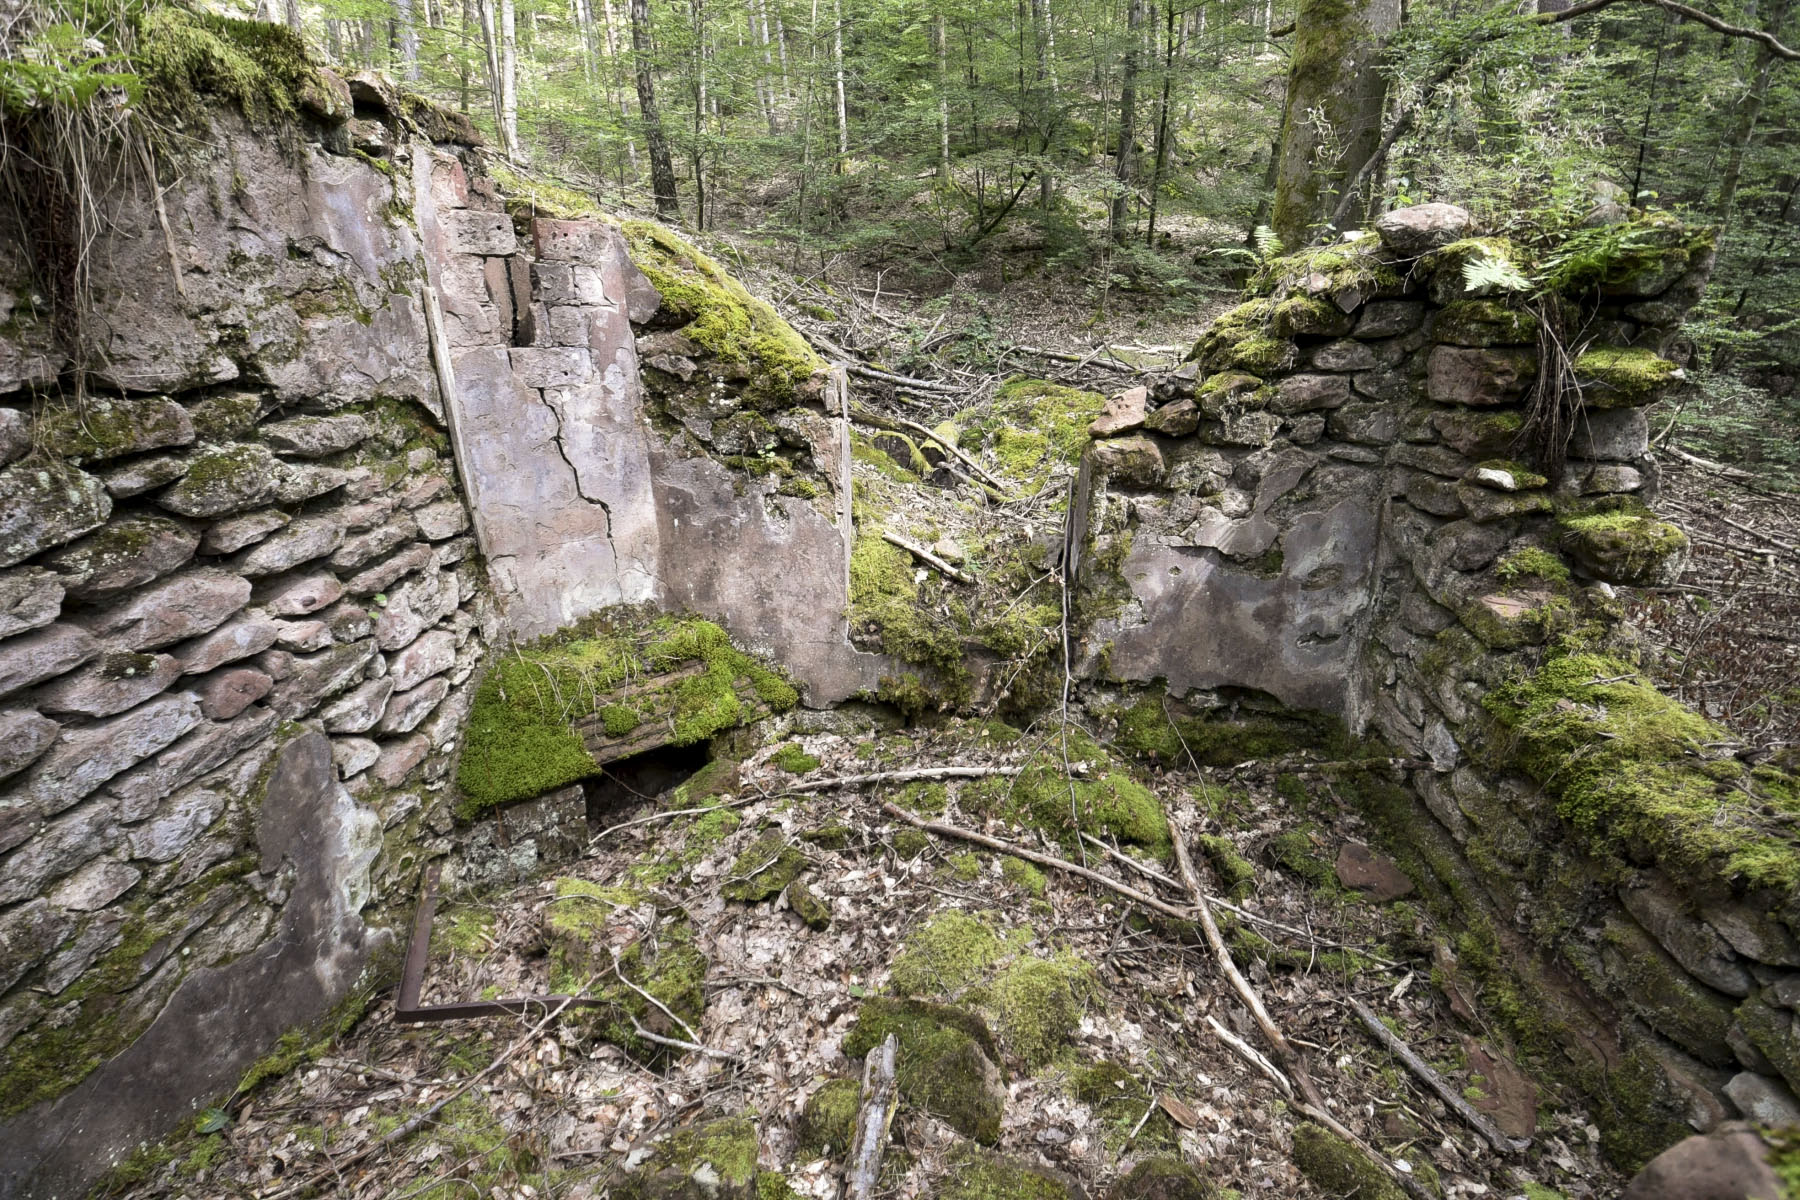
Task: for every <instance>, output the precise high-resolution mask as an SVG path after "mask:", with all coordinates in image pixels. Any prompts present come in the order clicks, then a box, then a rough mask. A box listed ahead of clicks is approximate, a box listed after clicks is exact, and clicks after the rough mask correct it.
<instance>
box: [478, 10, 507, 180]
mask: <svg viewBox="0 0 1800 1200" xmlns="http://www.w3.org/2000/svg"><path fill="white" fill-rule="evenodd" d="M475 7H476V9H477V10H479V12H480V13H481V47H482V49H483V51H485V52H486V57H487V90H488V103H489V104H490V105H491V106H492V107H493V110H494V130H495V134H496V136H498V137H499V138H500V139H501V142H502V144H503V148H504V142H505V139H506V118H505V116H504V113H505V109H504V107H503V106H502V105H501V102H500V40H499V38H498V37H497V36H496V33H495V29H494V0H475Z"/></svg>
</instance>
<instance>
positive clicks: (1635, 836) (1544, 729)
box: [1483, 653, 1800, 892]
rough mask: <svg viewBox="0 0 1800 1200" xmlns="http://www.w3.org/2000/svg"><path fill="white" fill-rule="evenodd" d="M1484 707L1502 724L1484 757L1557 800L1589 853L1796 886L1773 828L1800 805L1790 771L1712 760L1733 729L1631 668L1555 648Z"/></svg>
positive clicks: (1792, 861) (1786, 888)
mask: <svg viewBox="0 0 1800 1200" xmlns="http://www.w3.org/2000/svg"><path fill="white" fill-rule="evenodd" d="M1483 704H1484V707H1485V708H1486V709H1487V711H1488V712H1489V713H1490V714H1492V716H1493V717H1494V718H1495V719H1496V720H1497V721H1498V722H1499V725H1500V727H1501V731H1502V736H1500V737H1498V738H1496V739H1495V740H1494V742H1493V747H1492V750H1491V754H1492V755H1493V756H1494V757H1497V758H1499V759H1500V760H1501V761H1502V762H1503V763H1512V764H1516V765H1517V766H1519V767H1522V768H1523V769H1524V770H1525V771H1527V772H1528V773H1529V774H1530V775H1531V776H1532V778H1534V779H1536V780H1537V781H1538V782H1539V783H1540V784H1541V785H1542V786H1543V787H1544V789H1545V790H1546V791H1547V792H1548V793H1549V794H1550V795H1551V796H1552V797H1554V798H1555V800H1556V804H1557V812H1558V813H1559V814H1560V815H1561V816H1562V818H1563V819H1564V820H1565V821H1567V822H1568V823H1569V824H1570V826H1571V827H1573V829H1574V830H1576V831H1577V832H1578V833H1579V834H1580V835H1581V836H1582V839H1583V841H1584V842H1585V843H1586V849H1587V850H1588V852H1589V853H1591V854H1594V855H1596V856H1598V857H1600V858H1601V859H1602V860H1603V861H1604V860H1608V859H1610V860H1612V861H1615V862H1619V863H1620V864H1621V865H1623V863H1624V862H1626V861H1631V862H1637V863H1643V862H1651V861H1654V862H1659V863H1661V864H1662V865H1663V868H1664V869H1665V870H1667V871H1670V872H1671V873H1674V874H1677V875H1679V874H1682V873H1693V874H1695V876H1696V877H1705V876H1706V875H1724V876H1726V877H1728V878H1731V879H1734V880H1738V881H1740V882H1742V883H1743V884H1747V885H1751V886H1758V887H1771V888H1778V889H1781V890H1782V891H1783V892H1791V891H1792V890H1793V889H1795V888H1796V887H1800V846H1797V845H1796V843H1795V841H1794V839H1793V837H1792V835H1791V834H1788V833H1786V832H1785V829H1786V826H1781V825H1778V824H1777V823H1776V822H1777V821H1778V820H1779V819H1780V818H1781V817H1782V815H1783V814H1791V813H1796V812H1800V799H1797V798H1796V796H1795V793H1794V791H1793V789H1792V780H1791V777H1787V776H1782V775H1780V773H1775V775H1774V776H1773V777H1771V776H1766V775H1762V774H1758V773H1755V772H1751V771H1748V770H1746V769H1745V768H1744V766H1743V765H1742V764H1741V763H1739V762H1738V761H1737V760H1736V759H1734V758H1726V757H1718V756H1716V755H1715V756H1713V757H1710V758H1709V757H1708V753H1709V752H1708V751H1707V749H1706V748H1707V746H1708V745H1709V744H1710V745H1718V744H1721V743H1729V742H1730V741H1731V738H1730V737H1729V735H1728V734H1727V733H1726V732H1725V731H1724V730H1722V729H1720V728H1719V727H1718V726H1717V725H1715V724H1713V723H1712V722H1711V721H1709V720H1707V719H1706V718H1705V717H1702V716H1701V715H1700V714H1698V713H1696V712H1694V711H1692V710H1691V709H1688V708H1686V707H1684V706H1683V705H1681V704H1679V703H1677V702H1676V701H1674V700H1672V699H1670V698H1669V697H1667V696H1665V695H1663V694H1662V693H1661V692H1659V691H1658V690H1657V689H1656V688H1655V687H1653V686H1651V685H1650V684H1649V683H1647V682H1645V681H1644V679H1643V676H1641V675H1640V674H1639V672H1638V671H1637V670H1636V669H1635V668H1634V667H1633V666H1632V665H1631V664H1629V663H1626V662H1623V661H1621V660H1619V659H1617V658H1613V657H1609V656H1607V655H1602V654H1593V653H1559V654H1555V655H1553V656H1552V657H1551V658H1549V659H1548V660H1547V661H1545V662H1544V663H1543V664H1542V665H1541V666H1540V667H1538V668H1537V669H1536V670H1535V671H1533V672H1532V673H1531V674H1529V675H1527V676H1524V677H1523V678H1520V679H1516V680H1513V681H1511V682H1509V683H1507V684H1504V685H1502V686H1501V687H1498V688H1496V689H1495V690H1494V691H1493V692H1491V693H1490V694H1489V695H1488V696H1487V698H1486V699H1485V700H1484V701H1483ZM1771 817H1773V818H1774V819H1771Z"/></svg>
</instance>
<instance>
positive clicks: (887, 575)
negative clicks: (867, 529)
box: [850, 533, 968, 691]
mask: <svg viewBox="0 0 1800 1200" xmlns="http://www.w3.org/2000/svg"><path fill="white" fill-rule="evenodd" d="M850 624H851V628H852V629H853V630H856V631H858V632H860V633H864V634H872V635H873V636H874V637H875V638H876V639H877V640H878V641H879V643H880V646H881V648H882V649H883V650H884V651H886V652H887V653H889V654H892V655H894V656H895V657H896V658H900V659H903V660H904V661H906V662H909V663H916V664H918V665H920V666H924V667H929V668H931V669H932V670H933V671H934V672H936V673H937V674H939V675H941V676H942V677H943V678H945V679H946V680H950V681H952V682H953V685H954V690H957V691H961V690H966V687H967V680H968V669H967V668H966V667H965V666H964V665H963V642H962V636H961V635H960V634H959V633H958V631H957V629H956V627H955V626H954V625H953V624H952V623H951V622H950V621H948V620H947V619H946V618H944V617H943V616H941V615H940V614H939V613H938V612H937V611H935V610H934V609H933V608H932V607H929V606H927V605H925V604H924V603H922V602H921V600H920V590H919V583H918V581H917V580H916V579H915V578H914V575H913V564H912V558H911V556H910V555H908V554H907V553H906V551H904V550H902V549H900V548H899V547H898V546H895V545H892V544H890V543H888V542H887V541H885V540H883V539H882V538H881V537H880V536H879V535H878V534H872V533H863V534H859V535H858V536H857V538H856V544H855V545H854V546H853V547H852V548H851V551H850Z"/></svg>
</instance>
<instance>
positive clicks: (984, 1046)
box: [843, 998, 1006, 1145]
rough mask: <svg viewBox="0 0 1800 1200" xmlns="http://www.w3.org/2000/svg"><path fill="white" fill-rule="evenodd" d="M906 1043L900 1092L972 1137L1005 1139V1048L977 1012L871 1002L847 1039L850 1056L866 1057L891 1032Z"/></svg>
mask: <svg viewBox="0 0 1800 1200" xmlns="http://www.w3.org/2000/svg"><path fill="white" fill-rule="evenodd" d="M890 1033H892V1034H894V1035H895V1037H896V1038H898V1040H899V1044H900V1053H899V1071H898V1075H899V1083H900V1094H901V1096H902V1097H904V1098H905V1099H906V1101H907V1102H908V1103H910V1104H914V1105H917V1106H918V1107H919V1108H922V1109H924V1110H925V1111H926V1112H929V1113H931V1114H932V1115H933V1116H935V1117H937V1118H938V1119H939V1120H941V1121H943V1122H944V1123H945V1124H947V1125H949V1126H950V1127H951V1128H952V1129H955V1130H956V1131H957V1132H958V1133H960V1134H962V1135H963V1136H964V1137H968V1138H973V1139H974V1140H976V1141H978V1142H981V1143H983V1144H984V1145H992V1144H994V1143H995V1142H997V1141H999V1140H1000V1118H1001V1117H1002V1115H1004V1113H1005V1109H1006V1084H1005V1078H1004V1076H1003V1075H1002V1074H1001V1071H1000V1068H999V1067H998V1066H997V1065H996V1064H997V1063H998V1061H999V1057H1000V1052H999V1047H998V1046H997V1045H996V1043H995V1041H994V1035H993V1034H992V1033H991V1032H989V1030H988V1027H987V1024H986V1023H985V1022H984V1021H982V1019H981V1018H980V1017H979V1016H977V1015H976V1014H974V1013H972V1012H968V1011H967V1010H965V1009H959V1008H952V1007H950V1006H948V1005H943V1004H932V1003H928V1002H926V1001H923V1000H902V999H887V998H877V999H873V1000H868V1001H866V1002H864V1004H863V1006H862V1010H861V1011H860V1012H859V1013H858V1014H857V1018H856V1025H855V1026H854V1027H853V1028H852V1029H851V1031H850V1034H849V1036H847V1037H846V1038H845V1039H844V1047H843V1049H844V1055H845V1057H847V1058H850V1059H852V1060H856V1059H860V1058H862V1057H863V1056H864V1055H866V1054H868V1052H869V1051H870V1050H872V1049H874V1048H875V1047H876V1046H879V1045H880V1044H881V1043H882V1041H883V1040H884V1039H885V1038H886V1037H887V1035H888V1034H890Z"/></svg>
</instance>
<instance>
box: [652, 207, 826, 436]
mask: <svg viewBox="0 0 1800 1200" xmlns="http://www.w3.org/2000/svg"><path fill="white" fill-rule="evenodd" d="M622 229H623V231H624V234H625V242H626V245H627V247H629V249H630V252H631V259H632V261H633V262H634V263H636V264H637V266H638V269H639V270H641V271H643V273H644V274H645V276H646V277H648V278H649V280H650V282H651V284H652V285H654V286H655V288H656V290H657V292H659V293H660V294H661V296H662V307H661V308H660V309H659V310H658V312H657V316H656V318H655V320H656V323H658V324H662V325H666V326H671V327H672V326H679V327H680V329H681V332H682V333H683V334H684V335H685V336H687V337H688V338H690V339H691V340H692V341H693V342H694V343H695V344H697V345H698V346H700V347H701V349H703V350H705V351H706V352H707V353H708V354H710V355H712V356H713V357H714V358H716V359H718V360H720V361H722V362H724V363H730V364H736V365H738V366H741V367H744V368H747V369H748V371H749V374H750V378H749V380H748V382H747V383H746V384H745V386H744V393H743V399H744V402H745V403H747V404H748V405H750V406H751V407H752V408H755V409H759V410H762V411H765V412H766V411H774V410H776V409H780V408H786V407H789V406H791V405H792V404H793V403H794V402H795V401H796V400H797V399H799V398H801V397H802V396H803V395H805V394H806V393H807V392H808V391H809V390H810V389H811V388H812V387H814V386H815V384H814V376H815V375H817V374H818V373H820V372H822V371H823V370H824V367H825V362H824V360H823V359H821V358H820V357H819V356H818V355H817V354H815V353H813V350H812V348H811V347H810V346H808V345H807V344H806V341H805V339H804V338H802V337H801V336H800V335H799V334H798V333H796V332H795V331H794V328H793V326H791V325H789V324H788V323H787V322H786V321H785V320H783V319H782V317H781V314H780V313H778V312H776V311H775V309H774V307H773V306H771V305H770V304H769V303H768V302H767V301H765V300H760V299H758V298H756V297H755V296H752V295H751V294H750V293H749V292H748V291H747V290H745V288H744V285H743V284H741V283H739V282H738V281H737V280H736V279H734V278H732V277H731V276H730V275H729V274H727V273H726V272H725V271H724V269H722V268H721V267H720V266H719V264H718V263H716V262H714V261H713V260H712V259H710V258H708V257H707V256H706V255H704V254H702V253H701V252H700V251H698V250H696V249H695V248H694V247H693V246H691V245H689V244H688V243H687V242H685V241H683V240H682V239H681V238H679V237H677V236H676V235H675V234H674V233H672V232H670V231H669V230H668V229H666V228H664V227H663V226H661V225H658V224H655V223H654V222H651V221H626V222H625V223H624V225H623V226H622Z"/></svg>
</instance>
